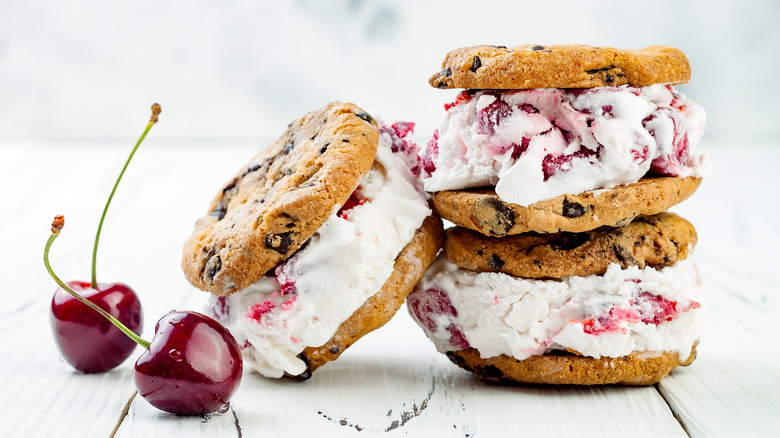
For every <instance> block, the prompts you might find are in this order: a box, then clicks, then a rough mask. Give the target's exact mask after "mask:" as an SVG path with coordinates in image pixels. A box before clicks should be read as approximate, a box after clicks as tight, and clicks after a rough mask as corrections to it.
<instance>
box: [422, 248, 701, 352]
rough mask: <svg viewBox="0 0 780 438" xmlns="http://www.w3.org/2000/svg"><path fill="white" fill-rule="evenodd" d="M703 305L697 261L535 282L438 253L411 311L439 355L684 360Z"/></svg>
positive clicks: (612, 268) (612, 269)
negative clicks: (668, 355) (468, 351)
mask: <svg viewBox="0 0 780 438" xmlns="http://www.w3.org/2000/svg"><path fill="white" fill-rule="evenodd" d="M704 301H705V293H704V290H703V287H702V285H701V280H700V277H699V275H698V272H697V269H696V267H695V265H694V263H693V261H691V260H690V259H686V260H683V261H680V262H677V263H676V264H674V265H672V266H667V267H663V268H660V269H655V268H652V267H647V268H644V269H639V268H637V267H629V268H627V269H621V268H620V266H619V265H617V264H613V265H611V266H610V267H609V268H608V270H607V272H606V273H605V274H603V275H601V276H597V275H591V276H586V277H567V278H563V279H561V280H530V279H522V278H517V277H512V276H510V275H507V274H503V273H493V272H482V273H479V272H475V271H469V270H465V269H462V268H459V267H458V266H456V265H454V264H452V263H450V262H449V261H447V260H446V259H444V258H443V257H440V258H439V259H438V260H437V261H436V262H435V263H434V264H433V265H432V266H431V267H430V268H429V269H428V271H427V272H426V274H425V276H424V277H423V279H422V281H421V282H420V283H419V284H418V285H417V287H416V288H415V290H414V291H413V292H412V293H411V294H410V295H409V297H408V298H407V308H408V310H409V312H410V314H411V315H412V317H413V318H414V319H415V320H416V321H417V323H418V324H419V325H420V327H422V329H423V331H424V332H425V333H426V335H427V336H428V337H429V338H430V339H431V340H432V341H433V342H434V344H435V345H436V348H437V349H438V350H439V351H440V352H442V353H444V352H447V351H457V350H462V349H465V348H469V347H472V348H475V349H477V350H478V351H479V353H480V355H481V356H482V357H485V358H487V357H494V356H498V355H501V354H504V355H508V356H511V357H514V358H515V359H518V360H523V359H527V358H528V357H531V356H535V355H542V354H545V353H548V352H551V351H555V350H563V351H570V352H576V353H578V354H581V355H583V356H588V357H594V358H600V357H621V356H625V355H627V354H630V353H632V352H638V351H644V352H661V351H670V352H677V353H678V354H679V356H680V358H681V360H684V359H686V358H687V357H688V356H689V355H690V353H691V348H692V346H693V344H694V342H696V341H697V340H698V339H699V335H700V333H701V328H702V316H703V315H702V313H703V312H702V305H703V304H704Z"/></svg>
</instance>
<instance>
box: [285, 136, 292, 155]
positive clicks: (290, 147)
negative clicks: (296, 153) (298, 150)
mask: <svg viewBox="0 0 780 438" xmlns="http://www.w3.org/2000/svg"><path fill="white" fill-rule="evenodd" d="M294 147H295V142H294V141H293V140H292V139H290V141H288V142H287V144H286V145H284V153H285V155H286V154H289V153H290V151H292V150H293V148H294Z"/></svg>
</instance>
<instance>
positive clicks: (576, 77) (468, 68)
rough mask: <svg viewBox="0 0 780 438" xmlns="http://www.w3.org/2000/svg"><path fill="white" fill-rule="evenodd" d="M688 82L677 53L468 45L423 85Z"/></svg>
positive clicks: (685, 64) (656, 48)
mask: <svg viewBox="0 0 780 438" xmlns="http://www.w3.org/2000/svg"><path fill="white" fill-rule="evenodd" d="M690 77H691V68H690V65H689V64H688V59H687V58H686V57H685V55H684V54H683V53H682V52H681V51H680V50H678V49H675V48H673V47H666V46H651V47H646V48H644V49H635V50H627V49H614V48H612V47H593V46H583V45H573V44H565V45H553V46H539V45H536V46H534V45H524V46H518V47H512V48H507V47H504V46H474V47H463V48H459V49H455V50H453V51H451V52H449V53H448V54H447V56H446V57H445V58H444V62H443V63H442V70H441V72H439V73H436V74H434V75H433V76H431V78H430V79H429V80H428V83H430V84H431V86H433V87H436V88H467V89H513V90H518V89H530V88H594V87H604V86H619V85H633V86H640V87H641V86H647V85H652V84H658V83H670V84H682V83H685V82H688V80H689V79H690Z"/></svg>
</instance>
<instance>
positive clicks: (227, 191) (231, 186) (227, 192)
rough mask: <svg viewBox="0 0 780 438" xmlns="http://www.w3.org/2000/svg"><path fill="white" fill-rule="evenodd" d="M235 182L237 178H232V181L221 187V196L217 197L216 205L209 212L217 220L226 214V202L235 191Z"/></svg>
mask: <svg viewBox="0 0 780 438" xmlns="http://www.w3.org/2000/svg"><path fill="white" fill-rule="evenodd" d="M242 177H243V175H242ZM237 184H238V178H234V179H233V181H230V182H229V183H228V184H227V185H226V186H225V187H224V188H223V189H222V197H221V198H220V199H219V202H218V203H217V206H216V207H214V210H212V211H211V213H209V215H210V216H216V217H217V220H220V221H221V220H222V219H223V218H224V217H225V214H227V206H228V203H229V202H230V196H231V195H232V194H233V192H234V191H235V188H236V185H237Z"/></svg>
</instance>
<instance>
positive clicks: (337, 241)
mask: <svg viewBox="0 0 780 438" xmlns="http://www.w3.org/2000/svg"><path fill="white" fill-rule="evenodd" d="M412 128H413V125H412V124H395V125H392V126H384V125H383V126H382V127H381V135H380V142H379V147H378V150H377V153H376V158H375V161H374V164H373V165H372V167H371V169H370V170H369V171H368V173H366V175H365V176H364V177H363V179H362V180H361V182H360V185H359V187H358V188H357V189H356V190H355V191H354V193H352V196H351V197H350V198H349V200H347V202H345V203H344V205H342V206H337V207H336V208H334V210H333V212H332V214H331V216H330V218H329V219H328V220H327V221H326V222H325V224H324V225H322V227H320V228H319V230H318V231H317V232H316V234H315V235H314V236H313V237H312V238H311V239H309V241H308V242H307V243H306V244H304V246H303V247H302V248H301V249H300V250H298V251H297V252H296V253H295V254H294V255H293V256H292V257H290V258H289V259H287V260H286V261H285V262H283V263H282V264H280V265H279V266H277V267H276V269H275V270H274V271H273V272H272V273H268V274H266V275H265V276H264V277H262V278H261V279H260V280H258V281H257V282H256V283H254V284H252V285H251V286H249V287H247V288H245V289H243V290H241V291H239V292H237V293H235V294H232V295H230V296H226V297H213V298H212V299H211V301H210V308H211V311H212V313H213V314H214V316H215V317H216V318H217V319H218V320H219V321H220V322H221V323H222V324H224V325H225V326H226V327H227V328H228V329H229V330H230V331H231V333H232V334H233V335H234V336H235V338H236V340H237V341H238V342H239V344H240V345H242V350H243V356H244V360H245V362H246V363H247V364H248V365H251V366H252V367H253V368H254V369H256V370H257V371H258V372H260V373H261V374H263V375H264V376H267V377H281V376H282V375H284V374H285V373H287V374H290V375H300V374H301V373H303V372H305V371H306V368H307V365H306V363H304V361H303V360H301V359H300V358H299V357H298V355H299V354H300V353H301V352H302V351H303V350H304V349H305V348H306V347H309V346H320V345H322V344H324V343H325V342H327V341H328V340H329V339H330V338H331V337H332V336H333V335H334V334H335V332H336V330H337V329H338V327H339V325H341V323H342V322H344V321H345V320H346V319H347V318H348V317H349V316H350V315H351V314H352V313H354V312H355V310H357V309H358V308H359V307H360V306H361V305H362V304H363V302H364V301H365V300H366V299H367V298H369V297H370V296H371V295H373V294H375V293H376V292H377V291H378V290H379V289H380V288H381V287H382V285H383V284H384V282H385V281H386V280H387V278H388V277H389V276H390V274H391V273H392V270H393V264H394V261H395V258H396V256H397V255H398V254H399V253H400V252H401V250H402V249H403V248H404V247H405V246H406V245H407V244H408V243H409V242H410V241H411V239H412V237H413V235H414V233H415V231H416V230H417V229H418V228H419V227H420V226H421V225H422V222H423V220H424V219H425V218H426V217H427V216H428V215H429V214H430V209H429V208H428V203H427V199H426V195H425V194H424V192H423V191H422V187H421V184H420V181H419V173H420V165H419V161H418V158H417V148H416V145H414V143H412V142H411V141H407V140H406V139H405V138H404V137H406V136H407V134H408V133H409V132H411V129H412Z"/></svg>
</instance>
